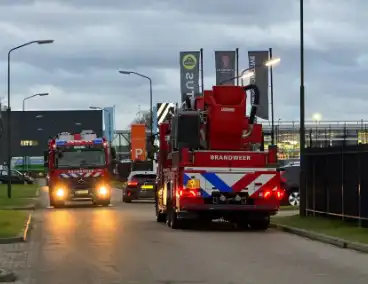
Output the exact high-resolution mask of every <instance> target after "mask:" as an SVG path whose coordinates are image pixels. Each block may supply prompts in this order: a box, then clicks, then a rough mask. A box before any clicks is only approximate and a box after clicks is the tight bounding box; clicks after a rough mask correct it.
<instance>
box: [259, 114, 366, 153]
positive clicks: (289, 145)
mask: <svg viewBox="0 0 368 284" xmlns="http://www.w3.org/2000/svg"><path fill="white" fill-rule="evenodd" d="M262 124H263V129H264V134H265V145H269V144H270V143H271V129H272V127H271V123H270V122H268V121H267V122H263V123H262ZM305 129H306V131H305V132H306V133H305V134H306V135H305V140H306V147H310V146H313V147H328V146H337V145H342V144H345V145H357V144H367V143H368V122H367V121H364V120H360V121H306V123H305ZM299 135H300V123H299V121H281V120H278V121H276V123H275V127H274V138H275V144H276V145H277V146H278V149H279V159H298V158H299V155H300V144H299V138H300V136H299Z"/></svg>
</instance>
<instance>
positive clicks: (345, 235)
mask: <svg viewBox="0 0 368 284" xmlns="http://www.w3.org/2000/svg"><path fill="white" fill-rule="evenodd" d="M272 223H274V224H279V225H284V226H288V227H294V228H298V229H304V230H307V231H312V232H316V233H320V234H325V235H328V236H332V237H337V238H341V239H345V240H348V241H353V242H360V243H364V244H368V229H367V228H359V227H357V226H356V225H353V224H349V223H346V222H343V221H340V220H331V219H328V218H324V217H299V215H294V216H287V217H274V218H272Z"/></svg>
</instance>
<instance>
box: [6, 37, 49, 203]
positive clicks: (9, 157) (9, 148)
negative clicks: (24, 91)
mask: <svg viewBox="0 0 368 284" xmlns="http://www.w3.org/2000/svg"><path fill="white" fill-rule="evenodd" d="M53 42H54V40H52V39H46V40H33V41H29V42H26V43H24V44H21V45H18V46H16V47H13V48H12V49H10V50H9V51H8V109H7V116H8V117H7V119H8V121H7V127H8V137H7V142H8V145H7V146H8V147H7V148H8V149H7V150H8V156H7V164H8V165H7V166H8V198H11V196H12V192H11V190H12V183H11V173H10V172H11V170H10V163H11V158H12V156H11V155H12V153H11V150H12V148H11V138H10V137H11V106H10V57H11V53H12V52H13V51H15V50H18V49H20V48H22V47H25V46H28V45H31V44H34V43H37V44H50V43H53Z"/></svg>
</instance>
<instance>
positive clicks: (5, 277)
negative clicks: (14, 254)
mask: <svg viewBox="0 0 368 284" xmlns="http://www.w3.org/2000/svg"><path fill="white" fill-rule="evenodd" d="M15 280H17V277H16V275H15V274H14V272H13V271H11V270H9V269H5V268H0V282H13V281H15Z"/></svg>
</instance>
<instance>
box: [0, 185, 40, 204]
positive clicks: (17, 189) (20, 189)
mask: <svg viewBox="0 0 368 284" xmlns="http://www.w3.org/2000/svg"><path fill="white" fill-rule="evenodd" d="M38 188H39V185H37V184H12V198H8V194H7V192H8V190H7V185H6V184H1V185H0V209H1V208H5V207H21V206H27V205H30V204H32V198H35V196H36V191H37V189H38Z"/></svg>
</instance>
